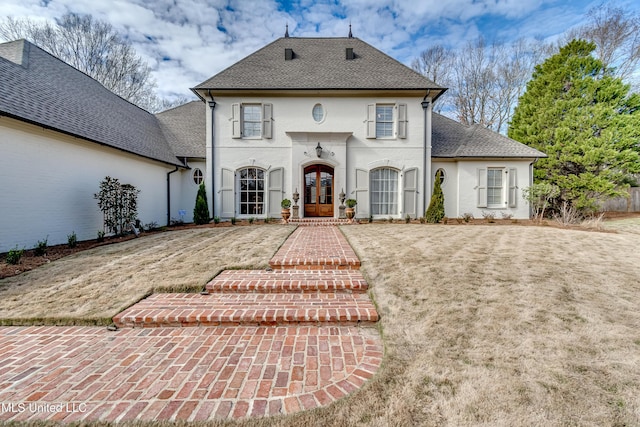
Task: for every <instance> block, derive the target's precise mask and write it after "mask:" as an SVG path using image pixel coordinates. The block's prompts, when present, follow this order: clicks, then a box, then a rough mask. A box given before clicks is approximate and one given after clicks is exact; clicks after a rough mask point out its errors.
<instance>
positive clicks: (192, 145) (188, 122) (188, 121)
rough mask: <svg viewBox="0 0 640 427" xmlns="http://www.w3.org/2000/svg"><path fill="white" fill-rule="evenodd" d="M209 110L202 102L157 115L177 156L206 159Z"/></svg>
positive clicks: (191, 103)
mask: <svg viewBox="0 0 640 427" xmlns="http://www.w3.org/2000/svg"><path fill="white" fill-rule="evenodd" d="M207 108H208V107H205V104H204V103H203V102H202V101H192V102H189V103H187V104H184V105H181V106H179V107H175V108H171V109H170V110H166V111H163V112H162V113H159V114H156V117H157V118H158V120H159V121H160V126H161V128H162V132H163V133H164V135H165V137H166V138H167V141H168V142H169V144H171V147H173V151H174V152H175V153H176V156H178V157H200V158H203V159H204V158H205V157H206V148H205V141H206V129H205V127H206V125H207V124H206V123H207V118H206V112H207Z"/></svg>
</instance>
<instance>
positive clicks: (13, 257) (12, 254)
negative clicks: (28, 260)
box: [4, 245, 24, 265]
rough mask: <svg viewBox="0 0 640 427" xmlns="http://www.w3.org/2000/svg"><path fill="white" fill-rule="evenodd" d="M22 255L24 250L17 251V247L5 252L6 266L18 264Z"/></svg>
mask: <svg viewBox="0 0 640 427" xmlns="http://www.w3.org/2000/svg"><path fill="white" fill-rule="evenodd" d="M22 255H24V249H18V245H16V247H15V248H13V249H11V250H10V251H9V252H7V257H6V258H5V259H4V260H5V262H6V263H7V264H11V265H16V264H17V263H19V262H20V259H21V258H22Z"/></svg>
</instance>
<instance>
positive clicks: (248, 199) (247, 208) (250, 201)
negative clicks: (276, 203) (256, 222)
mask: <svg viewBox="0 0 640 427" xmlns="http://www.w3.org/2000/svg"><path fill="white" fill-rule="evenodd" d="M238 179H239V183H238V184H239V185H238V188H239V189H240V209H239V212H240V215H261V214H263V213H264V212H265V210H264V170H262V169H258V168H245V169H240V170H239V171H238Z"/></svg>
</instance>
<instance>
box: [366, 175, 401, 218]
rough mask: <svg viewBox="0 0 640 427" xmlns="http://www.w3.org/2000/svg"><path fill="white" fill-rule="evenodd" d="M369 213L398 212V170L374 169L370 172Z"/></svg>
mask: <svg viewBox="0 0 640 427" xmlns="http://www.w3.org/2000/svg"><path fill="white" fill-rule="evenodd" d="M369 176H370V180H371V186H370V197H371V215H397V214H398V171H397V170H396V169H390V168H380V169H374V170H372V171H371V173H370V175H369Z"/></svg>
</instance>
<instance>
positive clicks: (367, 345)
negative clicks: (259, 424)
mask: <svg viewBox="0 0 640 427" xmlns="http://www.w3.org/2000/svg"><path fill="white" fill-rule="evenodd" d="M327 236H330V237H327ZM291 238H292V239H293V240H291ZM291 238H290V240H287V242H286V243H285V244H284V245H283V247H282V248H281V250H280V251H279V252H278V254H276V256H274V258H273V259H272V265H275V266H283V265H288V266H293V267H295V265H294V264H291V263H290V262H288V261H287V262H285V263H283V262H281V260H291V259H293V258H296V259H303V260H304V262H303V263H302V268H303V270H274V271H267V272H265V271H242V270H238V271H227V272H223V273H222V274H221V275H219V276H218V277H216V278H215V279H214V280H213V281H212V282H210V283H209V284H208V285H207V290H208V291H209V292H210V294H209V295H199V294H157V295H152V296H151V297H149V298H147V299H146V300H144V301H142V302H141V303H139V304H136V305H134V306H133V307H131V308H130V309H129V310H127V311H125V312H124V313H121V315H119V316H117V317H118V321H119V322H120V323H121V325H127V320H126V318H127V316H129V318H130V319H133V320H132V321H131V323H130V324H128V325H129V326H136V327H135V328H131V327H127V328H123V329H119V330H117V331H107V330H106V329H105V328H90V327H6V328H0V403H1V404H2V405H1V406H0V421H6V420H36V419H50V420H63V421H64V422H71V421H79V420H85V421H93V420H103V421H124V420H131V419H139V420H186V421H193V420H211V419H215V418H242V417H247V416H268V415H275V414H287V413H292V412H296V411H300V410H304V409H311V408H315V407H318V406H323V405H327V404H329V403H331V402H333V401H335V400H337V399H340V398H342V397H344V396H346V395H348V394H349V393H351V392H353V391H355V390H357V389H358V388H359V387H361V386H362V385H363V384H364V383H365V382H366V381H367V380H368V379H369V378H371V377H372V376H373V375H374V373H375V372H376V370H377V369H378V367H379V365H380V363H381V360H382V343H381V340H380V337H379V335H378V333H377V330H376V329H375V328H372V327H367V325H370V324H373V322H375V321H377V319H378V316H377V313H376V312H375V308H373V305H372V304H371V302H370V300H369V299H368V296H367V294H366V293H365V291H366V282H365V281H364V279H363V278H362V275H361V274H360V272H359V271H357V270H351V268H357V266H359V262H358V264H357V265H356V264H355V261H354V260H353V258H356V257H355V254H353V251H352V250H351V248H350V247H348V245H346V246H345V244H346V240H345V239H344V237H343V236H342V234H341V233H340V232H339V230H337V229H336V227H299V228H298V229H297V230H296V231H295V232H294V233H293V234H292V236H291ZM291 242H293V243H291ZM309 244H311V245H312V248H314V249H315V247H316V245H318V244H320V245H323V248H324V249H327V248H333V250H325V251H317V252H313V251H307V252H305V246H307V247H308V245H309ZM310 249H311V248H310ZM293 254H296V255H295V256H293ZM305 254H306V255H305ZM335 254H338V256H339V257H340V259H341V260H343V263H342V264H340V263H338V264H336V263H334V261H333V260H334V257H335ZM321 259H327V260H331V262H330V264H329V265H331V266H332V267H330V268H332V269H330V270H317V269H315V268H314V270H306V268H307V266H308V265H318V266H319V265H322V264H321V263H320V262H319V260H321ZM356 259H357V258H356ZM318 268H320V267H318ZM323 268H324V267H323ZM278 304H282V305H284V306H285V308H282V310H283V311H278V309H277V306H278ZM221 305H223V306H224V305H226V307H227V309H226V310H224V311H222V312H220V313H217V314H216V309H215V307H218V306H221ZM273 307H276V308H273ZM271 311H273V312H271ZM225 312H226V314H225ZM126 313H129V314H126ZM141 313H145V314H141ZM168 313H173V314H168ZM196 313H197V314H196ZM216 316H217V317H216ZM225 316H227V317H225ZM136 318H138V319H139V320H138V323H136V321H135V319H136ZM202 319H206V321H203V320H202ZM114 320H116V318H114ZM203 325H218V326H203ZM228 325H238V326H228ZM356 325H357V326H356ZM138 326H145V327H144V328H138ZM148 326H153V327H148ZM158 326H165V327H158ZM166 326H194V327H166ZM195 326H198V327H195Z"/></svg>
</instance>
